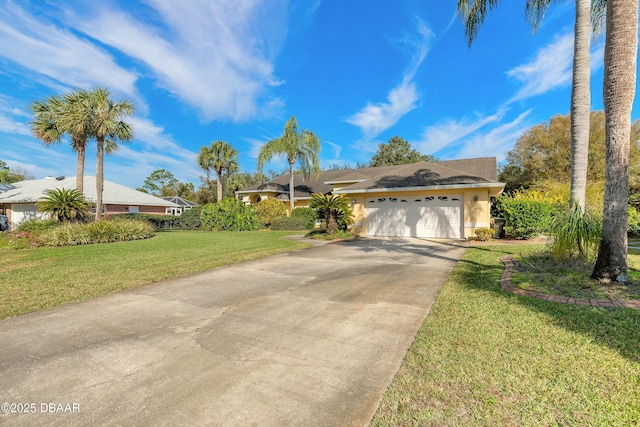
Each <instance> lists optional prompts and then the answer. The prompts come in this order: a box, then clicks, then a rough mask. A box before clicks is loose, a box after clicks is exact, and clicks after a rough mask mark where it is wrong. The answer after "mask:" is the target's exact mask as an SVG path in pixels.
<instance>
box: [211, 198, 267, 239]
mask: <svg viewBox="0 0 640 427" xmlns="http://www.w3.org/2000/svg"><path fill="white" fill-rule="evenodd" d="M200 220H201V222H202V229H203V230H209V231H251V230H258V229H259V228H260V221H259V220H258V215H257V214H256V210H255V208H254V207H253V206H251V205H245V204H244V203H242V202H241V201H239V200H236V199H234V198H231V197H227V198H225V199H222V200H221V201H219V202H218V203H211V204H208V205H206V206H204V207H203V208H202V211H200Z"/></svg>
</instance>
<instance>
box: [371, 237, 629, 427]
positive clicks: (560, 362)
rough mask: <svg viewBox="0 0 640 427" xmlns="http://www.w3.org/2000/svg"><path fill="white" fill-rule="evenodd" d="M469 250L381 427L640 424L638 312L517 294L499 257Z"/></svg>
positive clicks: (382, 412) (377, 422) (381, 414)
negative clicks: (506, 282) (508, 286)
mask: <svg viewBox="0 0 640 427" xmlns="http://www.w3.org/2000/svg"><path fill="white" fill-rule="evenodd" d="M535 250H536V249H535V248H533V247H532V246H515V245H514V246H494V247H482V248H469V249H467V251H466V253H465V255H464V257H463V259H462V260H461V261H460V262H459V263H458V265H457V266H456V268H455V270H454V272H453V273H452V274H451V276H450V277H449V279H448V280H447V283H446V284H445V286H444V287H443V289H442V291H441V293H440V295H439V296H438V299H437V300H436V303H435V304H434V306H433V308H432V310H431V312H430V314H429V316H428V317H427V319H426V321H425V323H424V325H423V326H422V328H421V329H420V331H419V333H418V335H417V336H416V340H415V342H414V343H413V344H412V346H411V348H410V349H409V352H408V354H407V356H406V358H405V360H404V362H403V364H402V367H401V368H400V370H399V372H398V373H397V375H396V377H395V379H394V381H393V383H392V384H391V386H390V387H389V388H388V390H387V392H386V394H385V396H384V398H383V401H382V403H381V405H380V407H379V409H378V412H377V413H376V415H375V417H374V420H373V422H372V425H373V426H391V425H393V426H418V425H419V426H497V425H499V426H512V425H513V426H540V425H567V426H573V425H575V426H584V425H588V426H590V425H598V426H599V425H602V426H604V425H606V426H628V425H638V424H640V405H638V402H640V340H639V339H638V336H640V312H638V311H636V310H630V309H598V308H591V307H576V306H570V305H563V304H557V303H551V302H547V301H541V300H536V299H531V298H528V297H518V296H516V295H513V294H510V293H506V292H504V291H503V290H502V289H501V288H500V285H499V278H500V275H501V273H502V270H503V266H502V263H501V262H500V261H499V258H500V257H501V256H502V255H505V254H508V253H529V252H531V251H535Z"/></svg>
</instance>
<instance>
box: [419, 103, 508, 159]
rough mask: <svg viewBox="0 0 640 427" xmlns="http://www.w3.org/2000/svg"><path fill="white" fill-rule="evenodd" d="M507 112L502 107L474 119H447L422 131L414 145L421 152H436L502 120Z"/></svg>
mask: <svg viewBox="0 0 640 427" xmlns="http://www.w3.org/2000/svg"><path fill="white" fill-rule="evenodd" d="M505 113H506V110H505V109H501V110H499V111H498V112H496V113H495V114H492V115H490V116H486V117H485V116H477V117H475V118H474V119H468V118H463V119H461V120H452V119H449V120H445V121H444V122H441V123H438V124H436V125H433V126H428V127H426V128H425V129H424V130H423V131H422V136H421V138H420V140H419V141H417V142H415V143H414V144H413V145H414V146H415V147H416V148H417V150H418V151H420V152H421V153H428V154H434V153H437V152H438V151H440V150H443V149H445V148H447V147H448V146H449V145H451V144H453V143H455V142H456V141H458V140H460V139H462V138H465V137H467V136H469V135H471V134H473V133H475V132H476V131H478V130H479V129H481V128H483V127H484V126H486V125H488V124H490V123H496V122H500V120H502V118H503V117H504V115H505Z"/></svg>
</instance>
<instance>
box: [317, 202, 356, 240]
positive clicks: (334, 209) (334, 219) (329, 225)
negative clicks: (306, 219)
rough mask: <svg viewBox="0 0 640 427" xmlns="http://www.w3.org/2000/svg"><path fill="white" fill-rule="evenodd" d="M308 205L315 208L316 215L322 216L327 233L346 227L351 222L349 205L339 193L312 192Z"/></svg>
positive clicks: (351, 215) (333, 232) (351, 216)
mask: <svg viewBox="0 0 640 427" xmlns="http://www.w3.org/2000/svg"><path fill="white" fill-rule="evenodd" d="M309 207H311V208H313V209H315V210H316V211H317V212H318V215H319V216H321V217H323V218H324V220H325V227H326V229H327V232H328V233H329V234H335V233H336V231H338V230H339V229H343V227H344V229H346V226H347V225H349V224H350V223H352V222H353V214H352V212H351V205H349V202H348V200H347V199H346V198H344V197H343V196H342V195H341V194H321V193H314V194H312V195H311V201H310V202H309ZM341 224H342V226H341Z"/></svg>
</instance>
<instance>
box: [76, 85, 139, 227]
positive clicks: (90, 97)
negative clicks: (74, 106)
mask: <svg viewBox="0 0 640 427" xmlns="http://www.w3.org/2000/svg"><path fill="white" fill-rule="evenodd" d="M109 95H110V93H109V90H108V89H107V88H98V89H94V90H92V91H86V90H84V89H81V90H79V91H78V93H77V102H78V103H79V105H80V106H81V107H82V108H78V110H77V116H76V117H77V121H76V122H77V123H83V126H84V123H86V125H87V131H88V135H89V136H90V137H92V138H95V139H96V143H97V148H98V150H97V151H98V154H97V158H96V220H97V221H99V220H100V219H102V193H103V189H104V153H105V151H106V152H107V153H111V152H113V151H116V150H117V149H118V143H117V141H118V140H120V141H131V140H132V139H133V128H132V127H131V125H130V124H129V123H127V122H125V121H122V120H121V118H123V117H129V116H131V115H132V114H133V112H134V106H133V103H132V102H131V101H130V100H128V99H123V100H121V101H118V102H114V101H113V100H112V99H111V98H109Z"/></svg>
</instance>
